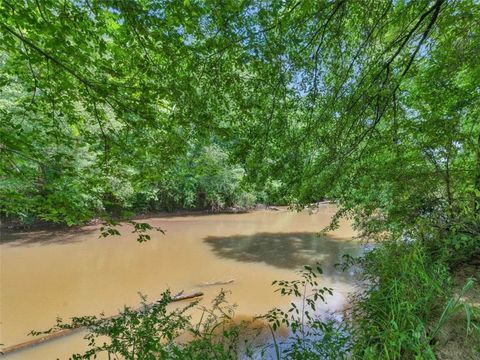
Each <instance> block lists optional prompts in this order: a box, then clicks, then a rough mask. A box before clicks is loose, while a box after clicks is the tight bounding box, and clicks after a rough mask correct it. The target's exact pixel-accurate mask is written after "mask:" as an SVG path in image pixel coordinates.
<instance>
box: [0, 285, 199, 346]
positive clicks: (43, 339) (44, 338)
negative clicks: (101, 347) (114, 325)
mask: <svg viewBox="0 0 480 360" xmlns="http://www.w3.org/2000/svg"><path fill="white" fill-rule="evenodd" d="M200 296H203V292H200V291H198V292H194V293H191V294H185V295H184V294H183V291H182V292H180V293H179V294H177V295H175V296H174V297H172V302H177V301H183V300H189V299H195V298H197V297H200ZM153 305H154V303H152V304H148V305H147V307H149V308H150V307H152V306H153ZM143 309H144V307H142V308H139V309H137V311H141V310H143ZM117 316H118V315H114V316H109V317H107V319H114V318H115V317H117ZM82 330H85V326H80V327H77V328H74V329H65V330H60V331H57V332H54V333H52V334H47V335H44V336H41V337H38V338H35V339H32V340H29V341H25V342H23V343H20V344H16V345H12V346H7V347H6V348H4V349H3V350H1V351H0V355H8V354H11V353H13V352H16V351H20V350H24V349H27V348H29V347H32V346H35V345H40V344H43V343H45V342H48V341H51V340H55V339H59V338H61V337H64V336H67V335H72V334H74V333H76V332H79V331H82Z"/></svg>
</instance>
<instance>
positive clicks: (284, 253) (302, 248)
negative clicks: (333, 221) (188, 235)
mask: <svg viewBox="0 0 480 360" xmlns="http://www.w3.org/2000/svg"><path fill="white" fill-rule="evenodd" d="M204 241H205V242H206V243H207V244H209V245H210V246H211V247H212V250H213V252H214V253H215V254H216V255H217V256H220V257H222V258H229V259H234V260H237V261H242V262H264V263H267V264H268V265H272V266H275V267H277V268H282V269H298V268H300V267H302V266H303V265H313V264H315V263H317V262H319V263H320V264H321V266H322V269H323V272H324V274H325V275H327V276H329V277H330V278H340V277H346V276H347V277H348V276H350V274H348V273H343V272H341V270H339V269H338V268H336V267H335V264H338V263H340V262H341V261H342V256H343V255H345V254H348V255H351V256H358V255H360V254H361V251H362V248H361V247H359V246H358V244H357V243H355V242H351V241H338V240H336V239H334V238H332V237H330V236H325V235H319V234H318V233H312V232H294V233H268V232H262V233H256V234H253V235H233V236H226V237H221V236H209V237H207V238H205V239H204Z"/></svg>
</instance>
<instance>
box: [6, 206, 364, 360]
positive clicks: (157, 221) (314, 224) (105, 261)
mask: <svg viewBox="0 0 480 360" xmlns="http://www.w3.org/2000/svg"><path fill="white" fill-rule="evenodd" d="M334 211H335V207H334V206H332V205H324V206H321V207H320V208H319V210H318V211H317V212H316V213H314V214H309V213H308V212H307V211H303V212H291V211H288V210H287V209H285V208H280V209H279V211H271V210H259V211H253V212H250V213H245V214H217V215H201V214H198V215H189V216H171V217H158V218H150V219H148V220H145V221H147V222H149V223H150V224H151V225H153V226H158V227H161V228H162V229H164V230H165V231H166V233H165V235H163V234H161V233H160V232H154V233H152V240H150V241H149V242H146V243H138V242H136V240H135V239H136V236H135V234H132V233H131V229H130V228H129V227H127V226H122V227H120V231H121V232H122V236H113V237H108V238H99V233H100V230H99V226H85V227H82V228H80V229H74V230H67V231H32V232H24V233H20V232H19V233H14V234H3V236H2V242H1V245H0V256H1V268H0V276H1V299H0V300H1V304H0V311H1V333H0V343H3V344H4V346H11V345H14V344H17V343H20V342H23V341H26V340H29V339H30V337H29V336H27V334H28V333H29V331H30V330H45V329H48V328H49V327H51V326H52V325H54V324H55V319H56V318H57V317H61V318H63V319H66V320H68V318H69V317H72V316H81V315H98V314H100V313H102V312H103V313H105V315H107V316H108V315H113V314H115V313H117V312H118V310H119V309H121V308H122V307H123V306H124V305H130V306H135V307H136V306H138V304H139V300H140V299H139V292H140V293H142V294H144V295H146V296H147V297H148V299H149V300H151V301H153V300H155V299H157V298H158V297H159V294H160V293H161V292H162V291H163V290H165V289H166V288H170V289H171V291H172V293H176V292H178V291H181V290H185V291H186V292H190V291H195V290H199V289H200V290H201V291H203V292H204V293H205V296H204V298H203V300H202V304H205V305H208V303H209V301H210V300H211V299H212V298H213V297H214V296H215V295H216V294H218V292H219V290H220V288H222V287H223V288H224V289H226V290H230V291H231V293H230V294H229V295H228V297H227V299H228V300H229V302H231V303H236V304H238V308H237V311H236V313H237V314H239V315H245V316H249V315H257V314H263V313H265V312H266V311H268V310H269V309H271V308H273V307H274V306H285V305H286V304H288V303H289V302H290V300H291V299H288V298H286V297H281V296H280V295H279V294H278V293H275V292H274V291H273V290H274V288H273V287H272V286H271V283H272V281H273V280H288V279H292V278H294V277H295V273H294V270H296V269H298V268H300V267H301V266H302V265H304V264H308V263H315V262H316V261H319V262H321V263H322V266H323V269H324V275H323V278H322V285H324V286H330V287H332V288H333V289H334V295H333V296H331V297H329V298H328V299H327V304H324V305H322V306H321V308H322V309H323V311H332V312H333V311H337V310H340V309H342V308H344V307H345V305H346V302H347V301H348V299H347V295H348V293H349V292H350V291H352V289H353V286H354V282H353V278H352V276H351V275H350V274H348V273H342V272H341V271H340V270H337V269H336V268H335V267H334V264H335V263H338V262H340V260H341V256H342V255H343V254H350V255H358V254H360V253H361V251H362V249H361V246H360V245H359V244H358V242H356V241H355V240H353V239H352V237H353V236H354V231H353V230H352V228H351V227H350V225H349V223H348V222H347V221H345V220H343V221H341V222H340V228H339V229H338V230H336V231H334V232H332V233H329V234H328V235H327V236H318V234H317V233H318V231H319V230H321V229H322V228H323V227H324V226H326V225H327V224H328V223H329V221H330V219H331V216H332V215H333V213H334ZM230 279H234V282H233V283H231V284H228V285H224V286H210V287H202V285H203V284H205V283H207V282H215V281H224V280H230ZM85 347H86V344H85V341H84V340H83V334H82V333H77V334H75V335H71V336H68V337H65V338H62V339H58V340H54V341H52V342H48V343H45V344H42V345H39V346H36V347H34V348H30V349H27V350H22V351H19V352H16V353H12V354H10V355H7V356H5V357H4V358H5V359H8V360H19V359H36V360H43V359H56V358H59V359H66V358H68V356H69V355H70V354H72V353H73V352H77V351H82V350H84V349H85Z"/></svg>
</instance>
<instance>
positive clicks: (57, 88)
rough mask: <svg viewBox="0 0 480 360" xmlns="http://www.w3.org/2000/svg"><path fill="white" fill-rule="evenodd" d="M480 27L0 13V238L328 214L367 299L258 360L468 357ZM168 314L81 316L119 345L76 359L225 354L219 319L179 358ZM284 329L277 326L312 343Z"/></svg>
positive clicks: (478, 314) (83, 3) (278, 7)
mask: <svg viewBox="0 0 480 360" xmlns="http://www.w3.org/2000/svg"><path fill="white" fill-rule="evenodd" d="M479 19H480V3H479V2H478V1H477V0H315V1H314V0H183V1H179V0H0V89H1V90H0V91H1V92H0V134H1V137H0V153H1V157H2V161H1V164H0V214H1V216H2V223H3V225H5V226H11V227H15V228H23V229H27V228H29V227H35V226H37V225H38V226H47V227H48V226H61V227H79V226H83V225H85V224H88V223H90V222H91V221H92V220H93V219H100V221H103V222H105V223H107V224H109V226H114V225H115V222H116V221H120V220H130V219H134V218H135V217H136V216H139V215H145V214H155V213H161V212H175V211H179V210H196V211H200V210H202V211H208V212H209V213H219V212H224V211H232V209H233V210H235V211H248V210H249V209H252V208H254V207H255V206H258V205H257V204H264V205H266V206H268V205H274V206H279V205H288V206H290V207H291V208H292V209H296V210H300V209H304V208H305V207H313V206H315V204H317V203H318V202H321V201H324V200H329V201H331V202H334V203H335V204H336V206H337V207H338V211H337V212H336V214H335V215H334V216H333V218H332V221H331V224H330V225H329V226H328V229H335V228H336V227H338V222H339V221H340V220H341V219H345V218H346V219H349V221H351V222H353V224H354V227H355V230H356V231H357V232H358V236H359V237H360V238H361V239H362V240H363V241H364V242H366V243H368V244H371V246H372V250H371V251H368V252H367V253H366V254H365V255H364V256H362V257H358V258H351V257H345V259H344V260H345V261H344V264H343V266H344V267H346V268H347V267H358V268H359V269H360V270H359V272H360V276H361V277H362V279H363V280H364V281H365V283H366V284H367V287H366V289H365V290H364V291H363V292H361V293H358V294H356V295H355V301H353V305H352V309H351V314H350V316H348V317H346V318H345V319H344V320H343V322H342V323H341V324H340V325H335V324H333V325H332V324H331V323H325V322H322V321H320V320H315V319H308V323H309V326H310V327H311V329H314V331H316V332H315V334H316V335H315V336H310V337H308V339H306V337H305V336H304V335H305V333H302V332H300V334H302V336H296V337H294V338H295V341H293V342H292V344H291V345H290V346H289V347H282V346H277V343H276V342H275V343H274V344H273V348H274V349H275V350H274V351H273V353H272V354H273V355H272V354H270V355H271V356H272V358H275V359H280V358H282V359H283V358H286V359H343V358H345V359H437V358H438V359H479V358H480V289H479V286H480V285H479V283H478V281H479V280H480V60H479V59H480V21H479ZM134 224H137V225H136V226H137V227H138V228H140V232H141V231H145V230H150V229H151V227H150V226H149V225H142V223H134ZM320 230H322V229H320V228H319V231H320ZM2 231H3V230H2ZM112 231H113V232H114V230H112ZM167 236H168V232H167ZM144 240H145V238H144ZM98 241H101V240H98ZM137 246H143V244H138V245H137ZM317 270H318V271H321V269H317ZM317 270H316V269H315V268H311V267H309V266H306V267H305V268H304V270H303V271H302V272H301V274H300V275H301V279H303V280H299V281H300V283H299V284H300V285H301V286H306V285H308V284H309V285H311V286H312V287H316V286H318V283H316V280H315V279H316V276H317V275H315V274H316V273H315V272H316V271H317ZM465 274H466V275H465ZM462 276H463V277H462ZM278 280H280V279H278ZM301 281H303V282H301ZM279 284H280V286H281V287H283V289H284V290H282V291H283V292H285V293H288V294H289V295H291V294H294V295H297V294H296V291H298V289H297V290H296V289H295V286H294V285H295V284H292V283H289V282H280V283H279ZM299 284H297V285H299ZM317 290H318V291H320V290H321V291H320V292H319V293H317V295H318V297H317V296H315V301H321V300H322V299H323V297H322V296H323V295H324V294H325V292H328V291H327V290H328V289H326V288H319V289H317ZM2 291H3V290H2ZM6 291H8V289H6ZM283 292H282V294H283ZM299 295H301V294H299ZM171 301H172V295H171V294H169V293H168V292H167V293H165V294H164V296H163V297H162V300H161V302H159V303H158V305H156V306H154V307H153V309H152V308H148V309H147V310H145V311H144V312H143V313H142V312H141V313H137V312H134V311H132V310H131V309H130V310H129V309H127V310H126V312H125V313H124V314H123V315H124V316H123V317H121V318H122V319H123V321H124V322H123V323H121V322H115V323H114V324H113V323H111V322H109V321H107V320H102V321H101V322H100V323H99V322H98V321H99V320H98V319H92V318H82V319H77V320H76V321H77V322H80V323H81V324H82V326H87V327H89V328H90V329H91V331H92V332H91V333H90V335H89V336H92V337H93V338H95V336H97V335H99V334H100V335H105V334H106V335H108V336H109V337H111V338H112V339H113V342H112V344H116V345H115V346H117V347H116V348H114V347H113V345H112V347H110V348H108V349H107V347H105V348H102V346H101V345H99V344H97V345H95V346H96V347H95V346H94V347H92V349H91V350H90V352H89V353H87V354H86V355H81V356H80V355H77V356H78V357H74V358H88V359H90V358H92V359H93V358H94V356H95V354H96V353H99V352H101V351H106V352H108V353H109V354H110V353H112V354H113V353H116V354H118V356H119V357H118V358H125V359H234V358H239V355H238V352H237V349H236V348H235V349H233V348H234V347H233V345H232V344H231V343H229V341H234V340H235V341H238V336H241V335H239V333H238V332H240V333H241V329H240V330H239V329H236V331H233V330H231V331H230V332H229V333H228V334H225V340H224V342H222V341H218V339H217V338H215V336H212V335H211V334H212V332H211V331H210V332H209V329H210V330H211V329H212V328H215V325H212V324H213V323H214V322H215V321H218V319H217V318H212V319H211V323H210V326H211V327H210V328H208V329H203V330H204V331H203V332H202V331H200V330H199V329H197V333H196V335H197V338H196V339H195V340H194V341H191V342H190V343H188V344H183V345H181V344H180V345H179V344H178V343H176V342H175V341H174V338H175V337H176V335H178V333H179V332H180V331H183V330H185V329H187V328H189V326H190V325H188V319H187V318H186V317H184V315H183V313H175V314H174V315H171V316H170V315H168V310H167V305H168V304H169V303H170V302H171ZM315 301H313V302H312V303H310V302H309V303H308V305H312V306H313V309H315ZM219 304H221V301H219V302H218V303H217V304H216V305H215V306H217V309H219V308H220V305H219ZM285 314H287V312H285V313H281V314H280V313H278V312H272V313H269V314H268V315H267V320H269V321H270V322H271V324H272V331H273V330H274V329H276V326H275V324H280V322H282V321H281V320H282V319H283V320H284V321H283V322H282V324H286V325H287V326H289V327H290V328H292V329H293V333H297V334H299V333H298V332H296V330H298V328H299V327H300V328H301V329H302V331H304V330H303V326H302V324H303V322H305V321H307V320H305V319H304V317H303V316H302V317H301V320H299V319H298V318H295V319H290V320H288V319H287V318H288V317H289V316H290V315H286V316H285V317H284V315H285ZM288 314H294V312H291V311H290V312H288ZM297 314H298V312H297ZM142 316H143V317H142ZM276 321H278V323H277V322H276ZM152 322H153V323H155V324H156V325H155V326H153V325H152V326H151V324H152ZM138 324H143V325H145V327H142V326H141V325H138ZM57 326H60V328H64V327H68V326H74V324H70V325H65V324H61V325H57ZM75 326H78V324H76V325H75ZM149 326H151V327H149ZM449 327H450V328H449ZM119 328H121V330H118V329H119ZM451 328H453V330H452V329H451ZM449 329H450V330H451V332H452V333H453V335H452V336H453V337H454V340H452V341H453V343H454V345H452V346H453V348H452V349H453V350H452V349H450V350H449V351H452V353H450V354H449V353H448V351H447V350H445V351H442V350H441V349H442V346H441V343H442V336H443V335H442V334H445V333H448V331H449ZM312 331H313V330H312ZM207 333H208V334H209V336H206V335H205V334H207ZM319 334H321V335H319ZM132 339H133V340H132ZM135 339H136V340H135ZM134 340H135V341H137V342H135V343H133V344H134V345H132V342H131V341H134ZM0 343H1V341H0ZM139 344H143V345H141V346H140V345H139ZM152 344H153V345H152ZM226 344H227V345H226ZM104 346H106V345H104ZM132 348H133V349H134V350H132ZM232 349H233V350H232ZM135 350H136V351H135ZM247 355H248V354H247ZM247 355H245V353H244V354H243V355H242V356H247ZM270 355H269V356H270ZM255 356H257V357H256V358H264V356H265V358H266V356H267V355H265V354H263V355H262V354H260V355H259V354H257V355H255ZM240 358H241V356H240ZM252 358H255V357H252Z"/></svg>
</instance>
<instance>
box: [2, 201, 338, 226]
mask: <svg viewBox="0 0 480 360" xmlns="http://www.w3.org/2000/svg"><path fill="white" fill-rule="evenodd" d="M325 204H327V203H325ZM328 204H329V203H328ZM287 209H288V206H285V205H265V204H255V206H249V207H240V206H231V207H227V208H221V209H218V210H212V209H178V210H174V211H157V212H148V213H141V214H135V215H132V216H131V217H118V216H117V217H113V220H115V221H119V222H122V221H126V220H134V221H137V220H148V219H151V218H160V217H162V218H163V217H166V218H168V217H174V216H201V215H213V214H244V213H247V212H251V211H256V210H269V211H279V210H287ZM103 222H104V220H102V219H101V218H99V217H95V218H92V219H91V220H89V221H87V222H86V223H84V224H79V225H73V226H69V225H67V224H63V223H54V222H46V221H40V220H37V221H34V222H32V223H29V224H25V223H22V222H21V221H20V220H18V219H12V218H2V219H1V222H0V231H6V232H15V231H38V230H67V229H79V228H81V227H83V226H91V225H99V224H102V223H103Z"/></svg>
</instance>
